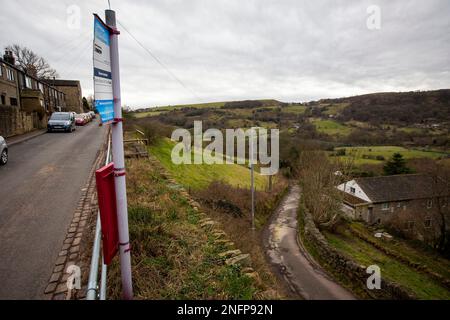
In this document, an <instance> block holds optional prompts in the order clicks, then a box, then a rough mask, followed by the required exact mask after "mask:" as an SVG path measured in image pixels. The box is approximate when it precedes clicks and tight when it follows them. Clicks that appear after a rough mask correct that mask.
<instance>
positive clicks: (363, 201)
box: [338, 174, 450, 238]
mask: <svg viewBox="0 0 450 320" xmlns="http://www.w3.org/2000/svg"><path fill="white" fill-rule="evenodd" d="M338 189H339V190H341V191H342V192H343V193H344V197H343V202H344V203H343V211H344V212H345V214H346V215H347V217H349V218H351V219H354V220H360V221H364V222H366V223H367V224H369V225H374V224H381V225H386V224H388V223H390V222H392V221H393V220H394V219H399V218H400V217H404V221H403V222H402V224H403V228H404V230H410V231H414V230H415V229H419V224H421V225H422V226H423V228H421V229H422V230H421V232H422V233H423V232H427V230H429V232H432V231H436V232H437V231H438V230H439V226H438V224H440V221H438V220H441V219H440V217H441V216H442V214H445V215H446V216H447V221H449V220H450V219H448V211H449V210H448V207H449V201H450V183H449V181H443V180H442V179H440V178H435V177H432V176H428V175H423V174H409V175H396V176H381V177H371V178H357V179H354V180H351V181H348V182H346V183H343V184H341V185H340V186H338ZM406 213H408V214H406ZM405 217H406V218H405ZM448 227H449V226H448V225H447V228H448ZM419 238H420V237H419Z"/></svg>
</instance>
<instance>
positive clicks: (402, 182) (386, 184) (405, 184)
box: [355, 174, 449, 203]
mask: <svg viewBox="0 0 450 320" xmlns="http://www.w3.org/2000/svg"><path fill="white" fill-rule="evenodd" d="M355 181H356V183H357V184H358V185H359V186H360V187H361V189H362V190H363V191H364V192H365V194H366V195H367V196H368V197H369V198H370V200H371V201H372V202H373V203H379V202H393V201H403V200H414V199H426V198H431V197H435V196H436V195H437V194H440V195H443V194H442V192H443V191H445V193H444V195H446V196H448V195H449V189H448V184H447V186H446V184H445V183H444V182H443V181H442V180H437V181H436V180H435V179H434V178H433V177H431V176H428V175H423V174H409V175H396V176H383V177H371V178H358V179H355Z"/></svg>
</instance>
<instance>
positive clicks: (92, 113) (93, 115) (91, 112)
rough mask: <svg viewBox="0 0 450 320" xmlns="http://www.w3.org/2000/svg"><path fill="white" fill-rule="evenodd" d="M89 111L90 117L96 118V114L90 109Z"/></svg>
mask: <svg viewBox="0 0 450 320" xmlns="http://www.w3.org/2000/svg"><path fill="white" fill-rule="evenodd" d="M89 113H90V115H91V118H92V119H96V118H97V115H96V114H95V112H94V111H90V112H89Z"/></svg>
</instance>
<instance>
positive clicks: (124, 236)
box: [105, 10, 133, 300]
mask: <svg viewBox="0 0 450 320" xmlns="http://www.w3.org/2000/svg"><path fill="white" fill-rule="evenodd" d="M105 16H106V24H107V25H108V26H109V27H110V28H111V30H112V32H111V37H110V50H111V74H112V83H113V95H114V118H115V119H114V123H113V124H112V153H113V160H114V166H115V183H116V197H117V223H118V228H119V242H120V267H121V274H122V290H123V291H122V292H123V298H124V299H125V300H131V299H133V282H132V277H131V252H130V250H131V248H130V235H129V231H128V203H127V186H126V178H125V175H126V171H125V156H124V146H123V119H122V102H121V94H120V70H119V42H118V35H119V32H118V31H117V24H116V13H115V11H113V10H106V11H105Z"/></svg>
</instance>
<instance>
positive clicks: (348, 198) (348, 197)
mask: <svg viewBox="0 0 450 320" xmlns="http://www.w3.org/2000/svg"><path fill="white" fill-rule="evenodd" d="M341 193H342V195H343V197H344V203H346V204H348V205H350V206H352V207H357V206H363V205H367V204H369V203H368V202H367V201H365V200H363V199H360V198H358V197H356V196H354V195H352V194H350V193H347V192H343V191H341Z"/></svg>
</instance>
